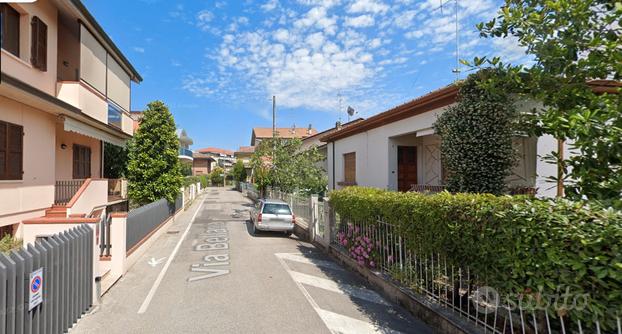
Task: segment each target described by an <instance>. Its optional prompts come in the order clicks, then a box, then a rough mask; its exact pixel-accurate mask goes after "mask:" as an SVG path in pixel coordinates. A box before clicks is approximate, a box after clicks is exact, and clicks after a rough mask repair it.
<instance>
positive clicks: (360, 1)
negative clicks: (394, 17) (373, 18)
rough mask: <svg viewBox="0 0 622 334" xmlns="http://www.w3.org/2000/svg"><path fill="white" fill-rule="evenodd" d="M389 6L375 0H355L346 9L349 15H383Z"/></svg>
mask: <svg viewBox="0 0 622 334" xmlns="http://www.w3.org/2000/svg"><path fill="white" fill-rule="evenodd" d="M388 10H389V6H387V5H386V4H384V3H382V2H381V1H377V0H356V1H354V2H353V3H352V4H351V5H350V7H349V8H348V12H349V13H385V12H386V11H388Z"/></svg>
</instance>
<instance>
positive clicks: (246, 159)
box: [234, 146, 255, 177]
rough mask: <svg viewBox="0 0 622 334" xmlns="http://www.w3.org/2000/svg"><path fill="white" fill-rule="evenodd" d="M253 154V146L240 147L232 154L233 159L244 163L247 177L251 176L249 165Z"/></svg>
mask: <svg viewBox="0 0 622 334" xmlns="http://www.w3.org/2000/svg"><path fill="white" fill-rule="evenodd" d="M253 153H255V146H240V148H239V149H238V150H237V151H235V153H234V156H235V159H236V160H241V161H242V162H243V163H244V168H245V169H246V175H248V176H249V177H250V176H251V174H252V168H251V165H250V163H251V157H252V156H253Z"/></svg>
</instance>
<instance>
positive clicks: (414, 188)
mask: <svg viewBox="0 0 622 334" xmlns="http://www.w3.org/2000/svg"><path fill="white" fill-rule="evenodd" d="M444 190H445V186H433V185H429V184H413V185H411V186H410V189H409V190H408V191H409V192H417V193H440V192H442V191H444Z"/></svg>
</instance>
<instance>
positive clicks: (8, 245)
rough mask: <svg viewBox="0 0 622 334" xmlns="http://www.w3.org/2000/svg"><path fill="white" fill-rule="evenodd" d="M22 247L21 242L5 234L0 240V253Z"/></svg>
mask: <svg viewBox="0 0 622 334" xmlns="http://www.w3.org/2000/svg"><path fill="white" fill-rule="evenodd" d="M21 246H22V241H21V240H19V239H15V238H14V237H13V236H11V235H9V234H7V235H5V236H4V237H2V239H0V253H6V252H9V251H11V250H13V249H19V248H20V247H21Z"/></svg>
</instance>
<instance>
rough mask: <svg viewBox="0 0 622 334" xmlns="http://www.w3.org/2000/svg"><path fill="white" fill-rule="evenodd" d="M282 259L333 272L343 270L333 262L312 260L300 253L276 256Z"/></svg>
mask: <svg viewBox="0 0 622 334" xmlns="http://www.w3.org/2000/svg"><path fill="white" fill-rule="evenodd" d="M274 255H276V256H278V257H280V258H282V259H285V260H288V261H294V262H298V263H304V264H311V265H315V266H318V267H324V268H329V269H333V270H343V268H342V267H340V266H339V265H338V264H336V263H334V262H331V261H325V260H317V259H311V258H308V257H305V256H303V255H302V254H300V253H277V254H274Z"/></svg>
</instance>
